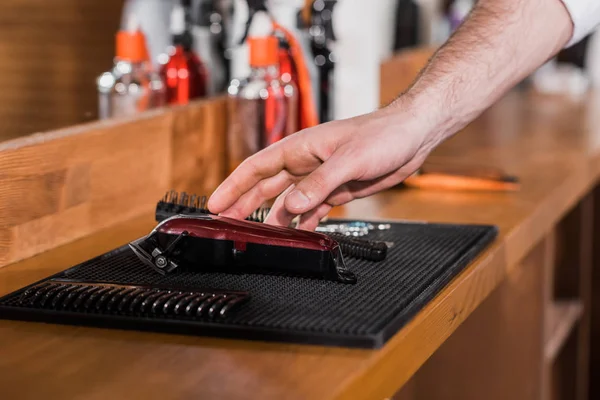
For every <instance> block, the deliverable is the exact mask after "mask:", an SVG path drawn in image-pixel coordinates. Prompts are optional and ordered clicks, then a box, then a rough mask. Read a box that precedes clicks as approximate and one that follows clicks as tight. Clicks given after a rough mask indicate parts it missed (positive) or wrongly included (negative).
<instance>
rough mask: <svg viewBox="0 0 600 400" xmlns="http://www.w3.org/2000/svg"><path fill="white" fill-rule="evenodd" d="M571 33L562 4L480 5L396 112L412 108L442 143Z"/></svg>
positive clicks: (492, 1) (516, 1)
mask: <svg viewBox="0 0 600 400" xmlns="http://www.w3.org/2000/svg"><path fill="white" fill-rule="evenodd" d="M572 29H573V27H572V23H571V18H570V16H569V14H568V12H567V11H566V9H565V8H564V6H563V4H562V2H561V1H560V0H479V2H478V4H477V6H476V7H475V8H474V10H473V12H472V13H471V15H470V17H469V18H468V19H467V21H465V23H464V24H463V25H462V26H461V27H460V28H459V29H458V30H457V31H456V32H455V34H454V35H453V36H452V37H451V39H450V40H449V41H448V42H447V43H446V44H445V45H444V46H443V47H442V48H440V50H438V52H437V53H436V54H435V56H434V57H433V58H432V60H431V61H430V63H429V65H428V66H427V67H426V68H425V69H424V71H423V72H422V73H421V75H420V76H419V77H418V78H417V80H416V81H415V83H414V84H413V86H412V87H411V88H410V89H409V90H408V91H407V92H406V93H405V94H404V95H403V96H401V97H400V98H399V99H398V101H397V102H396V103H394V104H392V105H391V108H394V107H395V106H399V107H402V108H406V107H408V108H409V109H410V110H411V112H413V113H415V115H419V118H423V123H424V124H426V125H428V128H429V129H430V130H431V131H432V135H433V136H434V138H432V141H434V142H439V141H442V140H444V139H445V138H447V137H448V136H450V135H452V134H454V133H455V132H457V131H458V130H460V129H462V128H463V127H464V126H465V125H466V124H468V123H469V122H471V121H472V120H473V119H474V118H476V117H477V116H478V115H479V114H480V113H481V112H482V111H484V110H485V109H486V108H488V107H489V106H490V105H492V104H493V103H494V102H495V101H496V100H498V98H499V97H501V96H502V95H503V94H504V93H505V92H506V91H508V90H509V89H510V88H511V87H513V86H514V85H515V84H517V83H518V82H520V81H521V80H522V79H524V78H525V77H526V76H528V75H529V74H530V73H531V72H533V71H534V70H535V69H536V68H537V67H539V66H540V65H541V64H543V63H544V62H546V61H547V60H548V59H549V58H551V57H552V56H553V55H555V54H556V53H557V52H558V51H560V49H561V48H563V47H564V45H565V44H566V43H567V42H568V41H569V39H570V37H571V33H572ZM434 144H435V143H434Z"/></svg>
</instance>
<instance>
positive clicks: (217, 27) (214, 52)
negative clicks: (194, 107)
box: [191, 0, 228, 95]
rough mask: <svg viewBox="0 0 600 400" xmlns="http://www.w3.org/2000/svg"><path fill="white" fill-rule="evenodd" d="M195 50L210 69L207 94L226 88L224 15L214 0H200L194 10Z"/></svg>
mask: <svg viewBox="0 0 600 400" xmlns="http://www.w3.org/2000/svg"><path fill="white" fill-rule="evenodd" d="M192 16H193V18H192V22H193V24H192V28H191V33H192V36H193V51H194V52H195V53H196V54H197V55H198V57H200V59H201V60H202V62H203V63H204V65H205V67H206V69H207V71H208V78H209V79H208V82H207V94H209V95H214V94H217V93H221V92H222V91H224V90H225V89H226V84H227V82H228V77H227V71H226V68H225V61H226V59H225V54H224V52H225V49H224V48H223V46H222V43H224V37H223V36H224V35H225V30H224V25H223V17H222V15H221V13H220V11H219V10H218V9H217V8H216V3H215V1H214V0H198V1H195V2H194V3H193V10H192Z"/></svg>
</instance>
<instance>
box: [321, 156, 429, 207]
mask: <svg viewBox="0 0 600 400" xmlns="http://www.w3.org/2000/svg"><path fill="white" fill-rule="evenodd" d="M422 164H423V161H422V159H421V158H413V159H412V160H411V161H409V162H408V163H407V164H405V165H404V166H403V167H402V168H400V169H399V170H397V171H394V172H391V173H389V174H387V175H384V176H382V177H381V178H378V179H374V180H372V181H367V182H352V183H351V184H350V185H346V186H347V187H345V188H340V189H339V190H336V191H335V192H333V193H332V194H331V196H329V197H328V198H327V200H326V202H327V203H328V204H330V205H332V206H340V205H342V204H346V203H349V202H350V201H352V200H354V199H361V198H364V197H368V196H371V195H373V194H375V193H378V192H381V191H382V190H386V189H389V188H391V187H393V186H396V185H397V184H399V183H401V182H402V181H404V180H405V179H406V178H408V177H409V176H410V175H412V174H413V173H414V172H415V171H416V170H417V169H418V168H419V167H420V166H421V165H422Z"/></svg>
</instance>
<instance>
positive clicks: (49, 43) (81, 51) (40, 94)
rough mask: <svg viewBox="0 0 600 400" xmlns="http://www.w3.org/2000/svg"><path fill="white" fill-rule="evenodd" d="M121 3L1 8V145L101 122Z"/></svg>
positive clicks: (38, 1)
mask: <svg viewBox="0 0 600 400" xmlns="http://www.w3.org/2000/svg"><path fill="white" fill-rule="evenodd" d="M123 3H124V0H102V1H98V0H51V1H48V0H2V1H0V88H2V90H0V121H2V122H1V123H0V141H3V140H7V139H9V138H14V137H18V136H22V135H25V134H29V133H32V132H40V131H47V130H51V129H57V128H61V127H66V126H71V125H74V124H77V123H81V122H84V121H90V120H93V119H95V118H96V116H97V101H96V86H95V85H96V83H95V79H96V77H97V76H98V74H100V73H101V72H102V71H104V70H106V69H108V68H110V66H111V64H112V59H113V57H114V35H115V33H116V31H117V29H118V27H119V24H120V20H121V10H122V7H123Z"/></svg>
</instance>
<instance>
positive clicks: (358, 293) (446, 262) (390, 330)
mask: <svg viewBox="0 0 600 400" xmlns="http://www.w3.org/2000/svg"><path fill="white" fill-rule="evenodd" d="M496 233H497V230H496V228H495V227H493V226H477V225H443V224H421V223H392V224H391V228H390V229H389V230H384V231H376V232H372V233H370V234H369V235H368V238H369V239H374V240H383V241H387V242H393V246H392V247H391V248H390V249H389V250H388V256H387V258H386V260H385V261H382V262H371V261H357V260H353V259H349V260H347V263H348V266H349V268H350V269H351V270H352V271H353V272H355V273H356V275H357V276H358V283H356V284H354V285H352V284H342V283H336V282H329V281H319V280H314V279H304V278H296V277H285V276H267V275H234V274H219V273H205V274H199V273H193V272H178V273H177V274H175V275H167V276H162V275H159V274H157V273H156V272H154V271H152V270H151V269H150V268H148V267H147V266H145V265H144V264H142V263H141V262H140V261H139V260H138V259H137V258H136V256H135V255H134V254H133V252H132V251H131V250H130V249H129V247H127V246H124V247H122V248H120V249H117V250H115V251H112V252H110V253H107V254H104V255H102V256H100V257H98V258H95V259H93V260H90V261H87V262H85V263H82V264H80V265H78V266H75V267H73V268H70V269H68V270H66V271H63V272H61V273H59V274H57V275H54V276H52V277H50V278H47V279H45V280H43V281H41V282H44V281H48V280H59V281H61V280H62V281H64V280H72V281H74V282H79V284H78V285H79V286H81V282H96V283H98V282H100V283H113V284H120V285H138V286H141V287H146V286H150V287H162V288H163V289H164V288H167V289H165V290H168V289H171V291H172V292H173V291H177V290H178V291H179V292H177V294H178V296H179V297H184V295H185V291H194V292H198V293H199V292H210V293H219V292H223V291H225V292H228V291H229V292H232V293H234V294H235V293H244V295H243V297H244V299H245V301H244V302H243V303H242V304H239V306H238V307H237V308H236V309H235V310H232V311H231V312H229V313H228V315H227V317H226V318H203V317H186V316H177V315H174V313H173V312H172V311H173V309H172V308H171V314H170V315H168V313H166V314H164V315H162V314H160V313H152V312H150V311H149V309H148V310H146V311H140V310H139V309H136V310H134V309H133V308H132V309H131V310H128V309H127V307H124V309H123V310H121V311H117V310H116V308H115V307H113V308H112V309H109V310H107V309H106V307H105V305H106V304H107V302H109V301H110V299H109V298H108V297H109V296H108V295H106V296H99V295H98V296H96V297H95V298H94V301H97V302H98V304H96V305H95V306H94V304H92V305H91V306H90V307H89V308H86V309H83V308H82V307H83V305H81V307H80V308H78V309H77V308H74V307H72V306H71V307H60V306H59V305H57V304H58V303H60V302H59V301H54V303H55V304H54V305H53V303H52V301H51V300H52V296H53V295H55V292H57V291H56V290H55V291H54V292H49V293H46V297H48V299H46V300H48V301H47V302H46V303H45V307H41V306H39V305H38V306H36V307H29V306H27V305H26V304H25V303H26V302H24V301H21V299H22V298H24V296H26V295H25V293H26V291H27V289H30V290H29V292H27V293H30V292H31V291H32V290H31V289H32V288H33V289H35V287H34V285H31V286H29V287H26V288H23V289H21V290H18V291H16V292H13V293H11V294H9V295H7V296H5V297H3V298H1V299H0V318H4V319H17V320H29V321H42V322H50V323H63V324H74V325H91V326H98V327H104V328H107V327H108V328H123V329H137V330H148V331H160V332H173V333H185V334H194V335H203V336H204V335H205V336H215V337H225V338H241V339H245V340H248V339H250V340H266V341H282V342H294V343H310V344H321V345H335V346H347V347H366V348H377V347H381V346H383V345H384V344H385V342H386V341H387V340H388V339H389V338H390V337H391V336H393V335H394V334H395V333H396V332H397V331H398V330H399V329H400V328H402V326H404V325H405V324H406V323H407V322H408V321H409V320H410V319H411V318H412V317H413V316H414V315H415V314H416V313H417V312H418V311H419V310H420V309H421V308H423V306H424V305H425V304H427V303H428V302H429V301H430V300H432V299H433V298H434V297H435V296H436V294H438V293H439V292H440V290H441V289H443V288H444V286H446V285H447V284H448V282H449V281H450V280H451V279H452V278H453V277H455V276H456V275H457V274H458V273H460V272H461V271H462V270H463V269H464V268H465V266H467V265H468V264H469V262H471V261H472V260H473V259H474V258H475V257H476V256H477V255H478V253H480V252H481V251H482V250H483V249H484V248H485V247H486V246H487V245H488V244H489V243H490V242H491V241H492V240H493V239H494V238H495V236H496ZM38 284H40V282H38ZM146 289H148V288H146ZM148 290H149V289H148ZM116 291H117V290H116V289H114V290H113V292H116ZM129 291H130V292H131V291H133V288H131V289H130V290H129ZM142 291H143V290H142ZM72 292H73V293H75V292H76V291H75V290H72ZM100 292H101V291H100ZM65 293H66V291H65ZM65 293H63V294H61V296H63V297H65V298H66V297H67V296H66V295H65ZM104 293H111V291H110V290H108V289H106V288H105V289H104ZM136 293H137V292H136ZM157 296H158V295H156V296H155V298H156V297H157ZM173 296H175V295H173ZM159 297H160V296H159ZM100 298H102V299H104V300H100ZM223 298H231V297H227V296H225V295H224V297H223ZM113 300H114V299H113ZM101 301H103V306H102V307H101V306H100V302H101ZM90 302H92V300H91V299H88V303H90ZM82 303H83V302H82ZM160 306H161V307H162V303H161V304H160ZM166 308H167V306H165V309H166ZM213 311H214V310H213ZM211 312H212V311H211ZM216 312H218V310H217V311H216ZM198 315H200V312H198Z"/></svg>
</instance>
